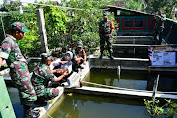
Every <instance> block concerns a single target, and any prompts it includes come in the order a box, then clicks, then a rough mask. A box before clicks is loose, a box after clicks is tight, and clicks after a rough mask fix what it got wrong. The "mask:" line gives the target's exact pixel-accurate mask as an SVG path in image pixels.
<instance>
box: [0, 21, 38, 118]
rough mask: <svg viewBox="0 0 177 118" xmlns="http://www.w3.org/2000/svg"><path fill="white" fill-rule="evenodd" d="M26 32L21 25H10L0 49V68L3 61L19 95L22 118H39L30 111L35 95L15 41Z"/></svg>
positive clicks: (34, 112) (25, 62)
mask: <svg viewBox="0 0 177 118" xmlns="http://www.w3.org/2000/svg"><path fill="white" fill-rule="evenodd" d="M27 31H28V29H26V28H25V25H24V24H23V23H20V22H14V23H12V24H11V35H7V37H6V38H5V39H4V40H3V41H2V45H1V48H0V67H1V66H2V62H3V60H6V62H7V65H8V67H9V68H10V76H11V79H12V81H13V83H14V84H15V86H16V87H17V88H18V90H19V93H20V99H21V103H22V105H23V106H24V109H25V115H24V117H25V118H28V117H30V118H31V117H32V118H36V117H38V116H39V111H35V110H33V109H32V104H33V103H34V101H36V100H37V97H36V93H35V91H34V88H33V86H32V84H31V81H30V79H31V77H30V73H29V70H28V66H27V61H26V59H25V58H24V56H23V55H22V53H21V50H20V48H19V46H18V44H17V40H21V39H22V38H23V36H24V33H25V32H27Z"/></svg>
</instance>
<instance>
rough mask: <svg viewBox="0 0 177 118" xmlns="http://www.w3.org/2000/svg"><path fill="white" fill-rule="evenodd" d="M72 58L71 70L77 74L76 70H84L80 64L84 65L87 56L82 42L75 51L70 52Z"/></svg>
mask: <svg viewBox="0 0 177 118" xmlns="http://www.w3.org/2000/svg"><path fill="white" fill-rule="evenodd" d="M72 52H73V55H74V58H73V70H74V71H76V72H78V68H81V69H84V67H82V66H81V64H84V65H86V63H87V62H86V61H87V55H86V53H85V51H84V49H83V44H82V42H80V41H79V42H78V43H77V46H76V48H75V49H73V50H72Z"/></svg>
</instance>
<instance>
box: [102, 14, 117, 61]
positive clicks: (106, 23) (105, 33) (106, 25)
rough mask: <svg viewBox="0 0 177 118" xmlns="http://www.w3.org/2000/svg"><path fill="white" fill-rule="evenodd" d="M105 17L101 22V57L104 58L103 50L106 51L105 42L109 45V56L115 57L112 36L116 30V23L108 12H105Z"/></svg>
mask: <svg viewBox="0 0 177 118" xmlns="http://www.w3.org/2000/svg"><path fill="white" fill-rule="evenodd" d="M103 18H104V20H102V21H101V22H100V23H99V36H100V52H101V55H100V57H99V58H100V59H102V56H103V51H104V46H105V42H106V43H107V47H108V51H109V54H110V55H109V58H110V59H113V56H112V52H113V51H112V43H111V36H112V33H113V31H114V25H113V22H112V21H110V20H108V13H107V12H105V13H104V14H103Z"/></svg>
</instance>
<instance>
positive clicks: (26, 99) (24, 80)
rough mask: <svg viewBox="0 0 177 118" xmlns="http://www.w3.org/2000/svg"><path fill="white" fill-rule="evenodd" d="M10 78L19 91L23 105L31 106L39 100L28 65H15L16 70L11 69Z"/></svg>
mask: <svg viewBox="0 0 177 118" xmlns="http://www.w3.org/2000/svg"><path fill="white" fill-rule="evenodd" d="M10 76H11V78H12V81H13V83H14V85H15V86H16V88H17V89H18V90H19V96H20V99H21V104H23V105H27V106H31V105H32V104H33V103H34V101H36V100H37V96H36V93H35V90H34V88H33V86H32V83H31V77H30V73H29V70H28V67H27V65H26V63H17V64H14V68H11V69H10Z"/></svg>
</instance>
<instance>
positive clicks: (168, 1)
mask: <svg viewBox="0 0 177 118" xmlns="http://www.w3.org/2000/svg"><path fill="white" fill-rule="evenodd" d="M144 1H145V3H146V5H147V7H146V12H149V13H153V14H156V13H157V11H158V10H159V9H162V10H163V11H164V13H165V14H166V16H167V17H168V18H172V14H173V13H172V10H173V8H175V7H176V6H177V1H176V0H144Z"/></svg>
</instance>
